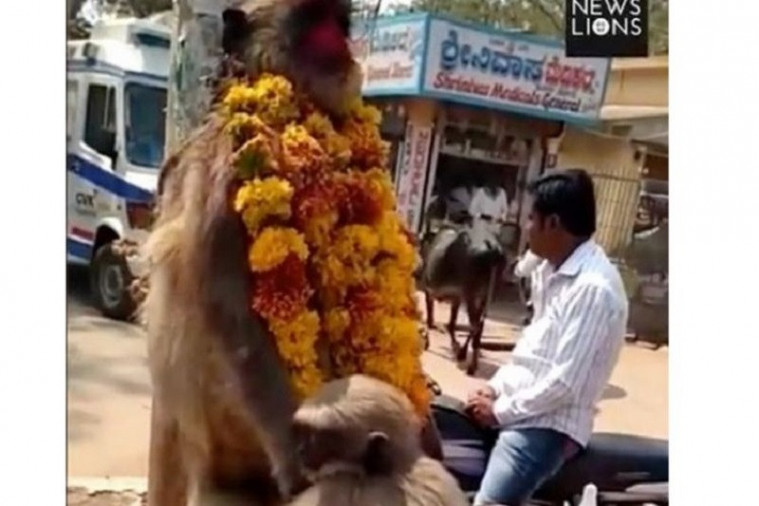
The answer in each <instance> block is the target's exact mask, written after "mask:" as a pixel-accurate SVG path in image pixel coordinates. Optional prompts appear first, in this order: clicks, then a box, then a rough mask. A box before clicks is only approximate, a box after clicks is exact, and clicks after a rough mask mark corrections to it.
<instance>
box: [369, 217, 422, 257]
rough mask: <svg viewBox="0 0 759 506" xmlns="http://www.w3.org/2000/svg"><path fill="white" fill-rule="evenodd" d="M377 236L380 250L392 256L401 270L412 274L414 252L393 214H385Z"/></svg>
mask: <svg viewBox="0 0 759 506" xmlns="http://www.w3.org/2000/svg"><path fill="white" fill-rule="evenodd" d="M377 235H378V237H379V240H380V248H381V250H382V251H384V252H386V253H389V254H390V255H393V257H394V258H395V259H396V261H397V263H398V266H399V267H400V268H401V269H404V270H407V271H409V272H413V270H414V267H415V265H416V250H415V249H414V246H412V245H411V244H410V243H409V241H408V238H407V237H406V235H405V234H404V233H403V231H402V230H401V223H400V219H399V218H398V215H397V214H396V213H395V212H393V211H388V212H385V214H384V215H383V217H382V220H381V221H380V223H379V225H378V227H377Z"/></svg>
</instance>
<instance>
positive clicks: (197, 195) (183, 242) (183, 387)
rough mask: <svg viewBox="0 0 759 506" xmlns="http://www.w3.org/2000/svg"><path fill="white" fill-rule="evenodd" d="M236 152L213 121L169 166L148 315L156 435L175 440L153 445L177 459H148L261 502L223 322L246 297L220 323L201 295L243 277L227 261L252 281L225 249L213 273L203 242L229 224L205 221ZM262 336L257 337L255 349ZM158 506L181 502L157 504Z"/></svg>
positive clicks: (264, 479)
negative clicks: (253, 493)
mask: <svg viewBox="0 0 759 506" xmlns="http://www.w3.org/2000/svg"><path fill="white" fill-rule="evenodd" d="M231 154H232V151H231V144H230V142H229V139H228V136H227V135H225V134H224V132H223V123H222V122H221V121H220V119H219V118H218V117H217V116H215V115H212V116H211V117H210V118H209V120H208V121H207V123H206V124H205V125H204V126H203V127H201V128H200V129H199V130H198V131H196V132H195V133H194V134H193V135H192V137H191V138H190V139H189V140H188V141H187V142H186V143H185V144H184V146H183V147H182V148H181V149H180V150H179V151H178V152H177V154H176V155H174V156H173V157H171V158H170V159H169V160H168V161H167V163H166V164H165V166H164V169H163V171H164V172H163V173H162V177H161V185H162V195H161V201H160V203H159V213H158V217H157V220H156V224H155V227H154V230H153V232H152V234H151V238H150V240H149V242H148V252H149V255H150V259H151V274H150V290H149V292H148V296H147V298H146V301H145V306H144V311H145V319H146V323H147V327H148V361H149V364H150V370H151V376H152V379H153V386H154V402H153V409H154V410H156V411H157V415H158V416H154V417H153V426H152V427H151V432H159V433H160V432H161V431H166V432H167V433H170V435H169V436H167V437H163V438H161V437H156V438H155V439H156V440H157V441H158V442H157V443H151V446H152V444H159V445H165V446H166V448H164V449H163V450H161V451H159V452H157V454H162V455H165V456H166V457H165V458H166V459H168V458H170V456H171V455H173V456H174V457H173V458H172V459H171V460H173V463H171V464H170V463H166V462H164V463H159V462H154V458H153V456H152V455H151V464H150V465H151V467H157V468H161V467H163V468H167V469H177V467H178V468H179V469H177V471H178V472H179V473H180V475H181V476H183V477H184V479H185V480H187V479H189V480H190V481H191V480H192V479H191V478H189V475H190V474H192V473H193V472H198V473H202V474H203V475H204V477H205V478H210V479H211V480H212V481H213V483H214V485H218V486H219V487H222V488H226V489H249V488H250V489H254V490H255V491H256V499H258V500H259V501H263V500H264V499H265V498H267V497H269V496H272V497H273V496H276V494H277V492H276V486H275V483H274V480H273V479H272V478H271V469H270V465H269V462H268V459H267V457H266V454H265V452H264V451H263V449H262V445H261V441H260V437H259V429H258V428H257V427H256V424H255V423H254V421H253V420H252V419H251V417H250V415H249V412H248V411H247V410H248V409H249V406H248V405H247V404H246V400H245V399H244V396H243V393H242V390H241V384H242V382H244V381H246V378H242V377H240V376H239V372H238V370H237V369H235V368H234V367H233V364H232V361H231V360H230V358H231V357H230V353H229V349H228V346H227V347H225V344H224V342H223V337H224V335H226V334H227V333H229V332H232V331H230V330H229V324H227V323H220V322H224V321H235V320H237V319H245V318H250V315H249V308H248V303H247V300H246V299H245V297H244V296H242V297H240V296H237V297H235V296H234V295H230V296H229V297H230V300H219V301H217V304H216V305H217V306H218V305H219V304H221V305H223V307H224V309H223V312H224V313H225V315H224V316H223V317H221V316H220V315H219V314H218V313H219V312H220V311H219V310H218V307H216V308H214V307H209V306H210V304H209V303H208V301H209V296H208V295H207V294H205V292H204V291H208V290H215V291H216V292H222V293H223V292H224V287H223V286H221V287H220V286H218V285H219V284H221V285H223V284H225V283H229V282H230V279H229V278H230V277H235V278H236V277H237V274H236V273H235V272H234V269H233V270H232V271H230V269H229V264H230V263H237V264H239V268H238V270H239V271H240V272H239V276H240V277H241V278H243V279H246V278H245V274H246V272H245V271H246V268H247V265H246V263H245V261H246V260H245V255H244V253H243V254H241V255H238V252H236V251H232V252H231V253H230V252H229V251H224V252H223V254H222V255H221V257H220V258H218V259H216V260H217V261H218V262H219V265H218V267H216V266H215V263H214V259H212V258H210V257H209V255H210V256H213V255H214V253H213V252H211V253H209V252H208V251H207V250H208V248H209V247H210V246H208V244H206V243H205V239H207V238H205V237H203V234H204V232H208V231H209V230H210V231H211V232H213V230H212V229H213V227H218V226H224V224H223V223H222V224H221V225H214V223H216V222H215V221H214V219H213V218H214V217H210V218H209V217H207V216H206V215H207V214H208V213H209V204H208V203H209V201H211V200H213V199H214V198H216V199H217V200H218V199H223V198H226V194H227V188H226V185H227V177H226V176H225V172H228V171H229V167H228V165H227V163H226V161H227V160H228V158H229V156H230V155H231ZM210 212H214V211H210ZM209 224H210V225H209ZM241 240H244V238H241ZM230 248H231V249H232V250H234V247H233V246H232V245H230V246H229V247H228V248H226V249H230ZM224 256H227V257H230V258H232V260H231V261H230V260H229V258H224ZM238 256H239V258H237V257H238ZM214 285H216V286H214ZM222 297H223V295H222ZM237 332H238V333H239V330H238V331H237ZM263 338H265V336H250V339H251V343H254V342H255V340H256V339H259V340H260V339H263ZM257 373H258V372H257V371H250V374H257ZM283 422H285V421H284V420H283ZM157 424H158V426H157ZM152 453H153V452H152V450H151V454H152ZM195 470H197V471H195ZM151 474H152V473H151ZM177 479H178V478H177ZM263 502H264V503H266V502H267V501H263ZM156 503H157V504H161V506H163V504H166V505H173V504H176V503H175V502H174V501H173V500H167V501H166V502H164V501H163V500H160V499H159V500H157V501H156Z"/></svg>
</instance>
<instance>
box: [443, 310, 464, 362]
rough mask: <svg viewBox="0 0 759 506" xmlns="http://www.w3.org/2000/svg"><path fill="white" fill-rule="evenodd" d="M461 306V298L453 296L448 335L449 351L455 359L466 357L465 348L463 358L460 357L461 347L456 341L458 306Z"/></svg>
mask: <svg viewBox="0 0 759 506" xmlns="http://www.w3.org/2000/svg"><path fill="white" fill-rule="evenodd" d="M460 306H461V299H460V298H458V297H455V298H454V299H453V300H451V316H450V318H449V319H448V329H447V330H448V336H449V337H450V339H451V351H452V352H453V355H454V356H455V357H456V359H457V360H464V358H466V350H463V351H464V358H461V352H462V348H461V347H460V346H459V343H458V341H456V325H457V322H458V319H459V307H460Z"/></svg>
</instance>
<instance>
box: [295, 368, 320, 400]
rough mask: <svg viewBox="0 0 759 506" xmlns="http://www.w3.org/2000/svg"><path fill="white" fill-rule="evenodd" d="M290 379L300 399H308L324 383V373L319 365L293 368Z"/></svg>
mask: <svg viewBox="0 0 759 506" xmlns="http://www.w3.org/2000/svg"><path fill="white" fill-rule="evenodd" d="M290 381H291V382H292V385H293V389H294V390H295V393H296V395H297V396H298V398H300V399H306V398H308V397H311V396H312V395H314V394H315V393H316V391H317V390H318V389H319V387H321V386H322V383H324V375H323V373H322V371H320V370H319V368H317V367H315V366H314V367H306V368H303V369H295V370H291V373H290Z"/></svg>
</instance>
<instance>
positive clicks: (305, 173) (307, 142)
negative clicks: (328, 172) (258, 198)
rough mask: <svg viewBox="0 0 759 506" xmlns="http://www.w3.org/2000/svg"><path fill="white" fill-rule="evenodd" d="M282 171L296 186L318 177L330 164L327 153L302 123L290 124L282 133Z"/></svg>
mask: <svg viewBox="0 0 759 506" xmlns="http://www.w3.org/2000/svg"><path fill="white" fill-rule="evenodd" d="M280 140H281V142H282V160H283V163H282V164H281V165H280V172H281V173H282V175H283V176H284V177H286V178H288V179H289V180H290V181H291V182H292V183H293V184H294V185H295V186H302V185H304V184H307V183H308V182H310V181H312V180H314V179H317V176H318V175H319V174H320V173H321V172H322V171H324V169H325V167H326V166H327V164H328V159H327V156H326V153H325V152H324V150H323V149H322V147H321V145H320V144H319V142H318V141H317V140H316V139H314V138H313V137H312V136H311V135H310V134H309V133H308V130H306V129H305V127H303V126H302V125H296V124H292V123H291V124H289V125H287V127H286V128H285V131H284V132H283V133H282V135H281V137H280Z"/></svg>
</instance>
